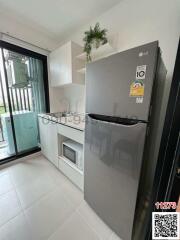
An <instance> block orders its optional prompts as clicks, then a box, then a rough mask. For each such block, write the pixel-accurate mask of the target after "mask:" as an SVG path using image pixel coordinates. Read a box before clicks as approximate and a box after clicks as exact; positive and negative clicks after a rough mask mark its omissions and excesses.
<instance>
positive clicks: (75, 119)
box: [38, 113, 85, 131]
mask: <svg viewBox="0 0 180 240" xmlns="http://www.w3.org/2000/svg"><path fill="white" fill-rule="evenodd" d="M38 116H40V117H42V118H45V119H48V120H50V121H53V122H57V123H59V124H62V125H65V126H68V127H72V128H75V129H77V130H80V131H84V129H85V115H84V114H76V115H71V116H67V117H52V116H50V115H48V114H46V113H41V114H38Z"/></svg>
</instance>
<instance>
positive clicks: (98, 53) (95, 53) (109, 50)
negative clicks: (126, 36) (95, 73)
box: [76, 43, 116, 61]
mask: <svg viewBox="0 0 180 240" xmlns="http://www.w3.org/2000/svg"><path fill="white" fill-rule="evenodd" d="M115 52H116V50H115V49H114V48H113V47H112V46H111V45H110V44H109V43H106V44H104V45H102V46H101V47H99V48H97V49H93V50H92V52H91V58H92V61H94V60H97V59H100V58H103V57H107V56H109V55H111V54H113V53H115ZM76 58H77V59H79V60H84V61H86V53H85V52H83V53H82V54H80V55H78V56H77V57H76Z"/></svg>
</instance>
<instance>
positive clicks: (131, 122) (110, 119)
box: [86, 114, 146, 127]
mask: <svg viewBox="0 0 180 240" xmlns="http://www.w3.org/2000/svg"><path fill="white" fill-rule="evenodd" d="M88 117H89V118H90V119H92V120H93V121H94V122H97V123H98V122H99V123H100V122H104V123H110V124H117V125H123V126H127V127H131V126H132V127H134V126H137V125H139V124H140V125H141V124H142V123H146V122H144V121H141V120H137V119H126V118H119V117H114V116H103V115H98V114H88ZM86 120H87V121H88V119H86Z"/></svg>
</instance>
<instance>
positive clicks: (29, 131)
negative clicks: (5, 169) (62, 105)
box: [3, 49, 46, 153]
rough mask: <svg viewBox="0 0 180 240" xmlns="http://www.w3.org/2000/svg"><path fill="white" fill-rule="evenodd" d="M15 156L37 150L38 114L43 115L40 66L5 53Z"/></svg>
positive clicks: (33, 59) (40, 64)
mask: <svg viewBox="0 0 180 240" xmlns="http://www.w3.org/2000/svg"><path fill="white" fill-rule="evenodd" d="M3 51H4V56H5V65H6V71H7V82H8V91H9V95H10V102H11V106H12V116H13V121H14V128H15V138H16V144H17V152H18V153H22V152H26V151H29V150H33V149H35V148H37V147H38V142H39V134H38V124H37V114H38V113H40V112H45V110H46V107H45V106H46V105H45V94H44V83H43V63H42V61H41V60H38V59H35V58H32V57H28V56H25V55H22V54H19V53H16V52H13V51H9V50H6V49H4V50H3Z"/></svg>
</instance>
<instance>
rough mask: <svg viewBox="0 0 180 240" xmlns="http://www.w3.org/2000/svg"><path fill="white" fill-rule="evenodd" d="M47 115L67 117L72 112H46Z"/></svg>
mask: <svg viewBox="0 0 180 240" xmlns="http://www.w3.org/2000/svg"><path fill="white" fill-rule="evenodd" d="M46 114H47V115H49V116H51V117H55V118H61V117H69V116H72V115H74V113H72V112H56V113H46Z"/></svg>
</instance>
